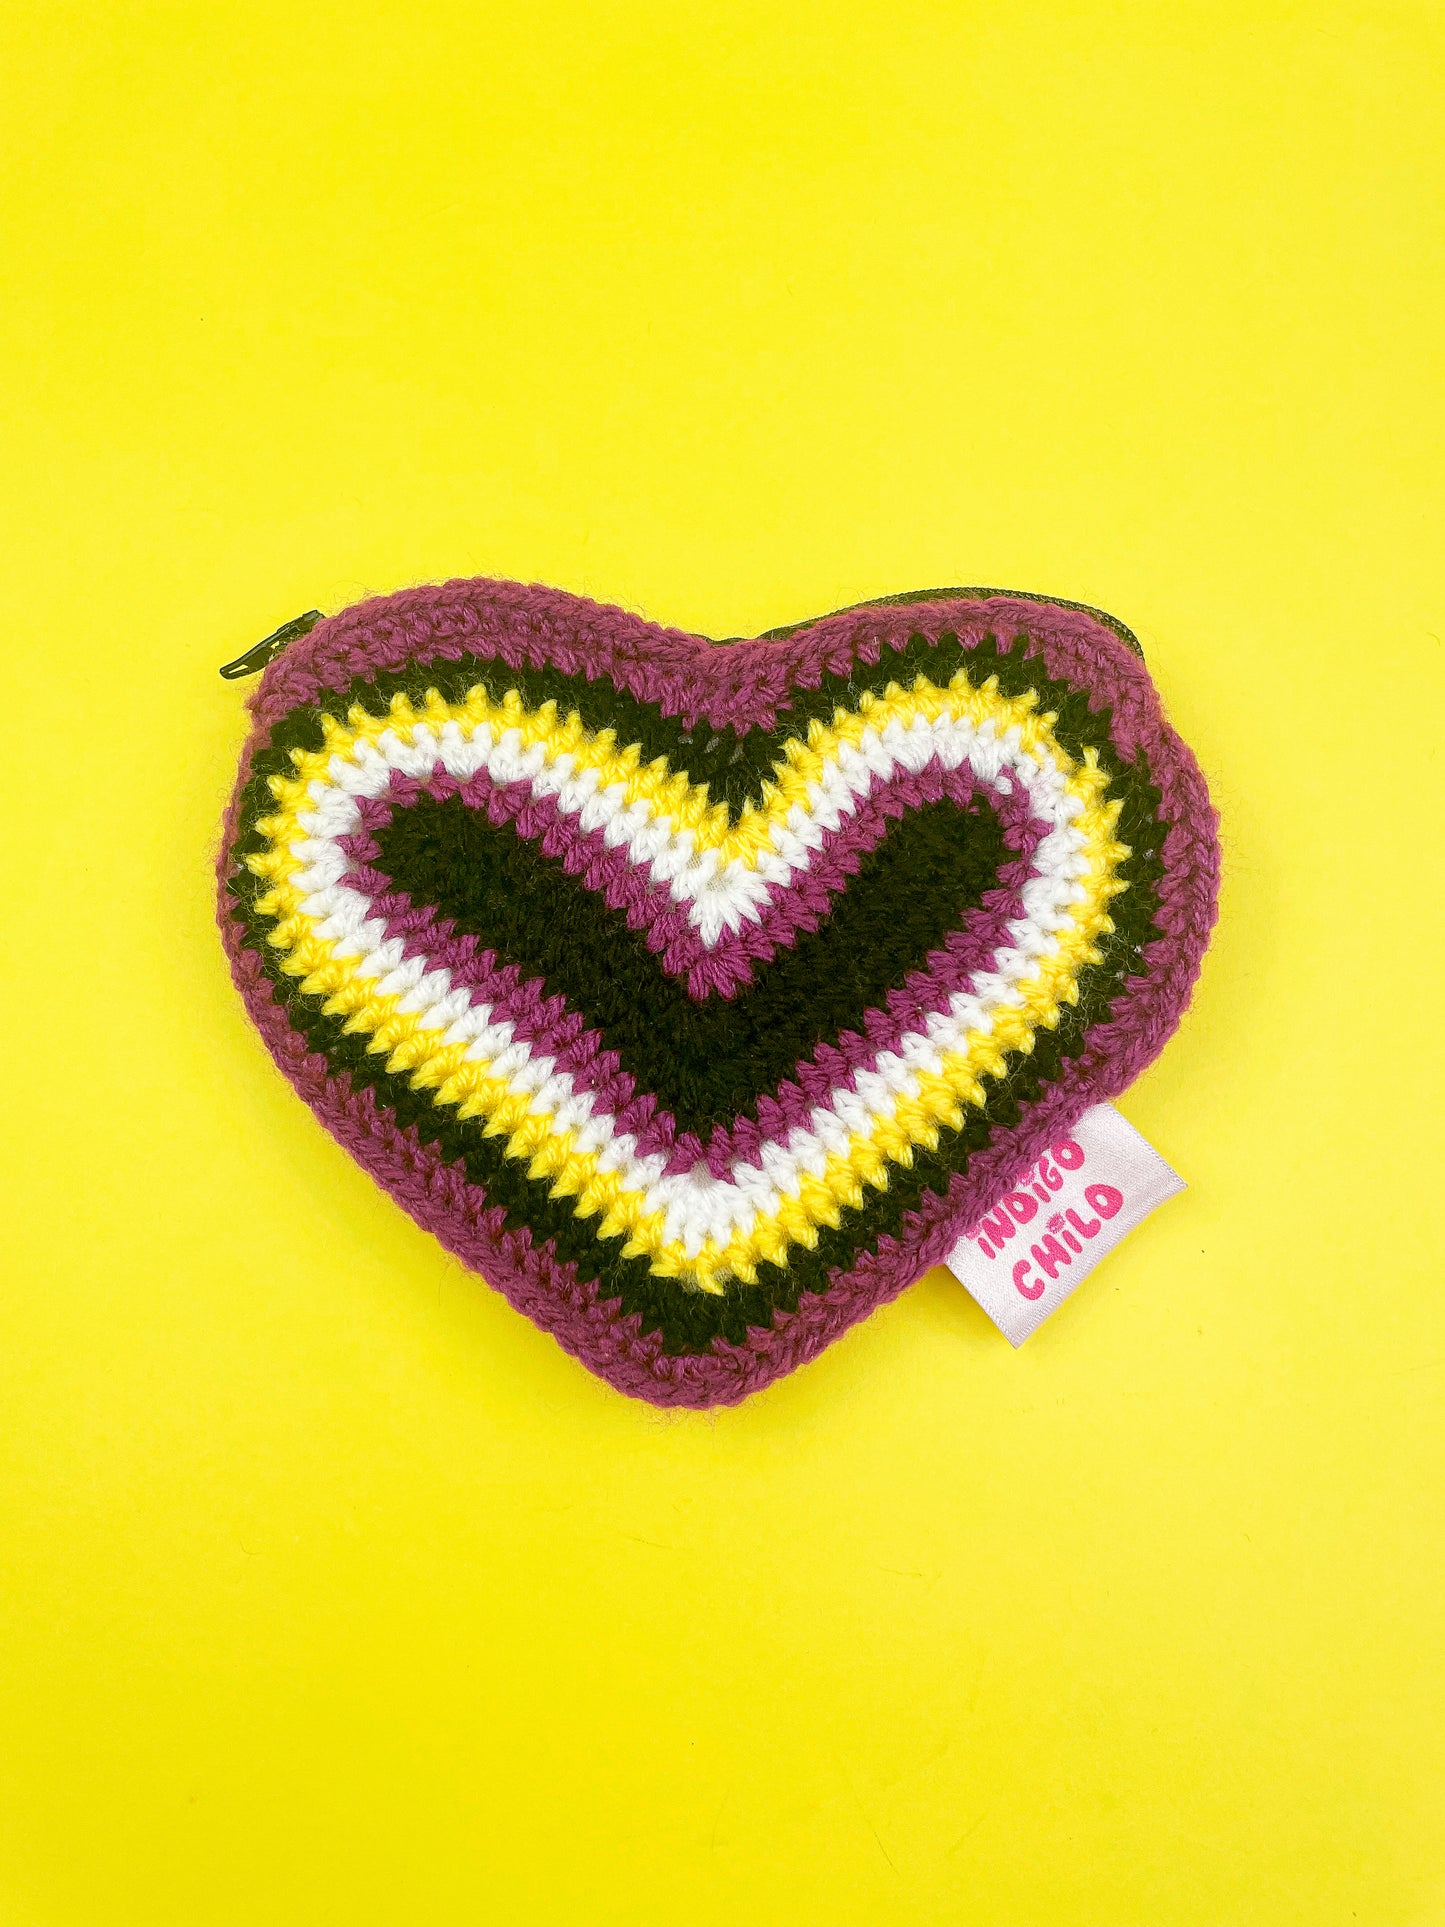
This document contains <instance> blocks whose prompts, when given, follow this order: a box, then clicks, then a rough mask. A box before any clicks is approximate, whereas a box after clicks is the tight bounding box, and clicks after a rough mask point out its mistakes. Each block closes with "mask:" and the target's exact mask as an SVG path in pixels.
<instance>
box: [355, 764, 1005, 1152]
mask: <svg viewBox="0 0 1445 1927" xmlns="http://www.w3.org/2000/svg"><path fill="white" fill-rule="evenodd" d="M376 841H377V844H378V847H379V848H380V851H381V855H380V859H379V861H378V862H377V864H376V867H377V868H378V869H380V870H381V871H382V872H383V873H384V874H385V875H386V876H388V877H389V878H391V879H392V881H393V882H394V884H395V887H396V888H397V889H398V890H402V891H405V893H406V894H407V895H408V896H409V897H410V898H411V901H412V902H413V903H414V904H419V905H420V904H425V905H426V906H428V907H429V908H432V909H435V910H438V911H440V913H441V915H442V916H443V917H445V918H447V919H448V920H449V921H450V922H452V923H453V924H454V925H455V926H456V929H457V931H458V932H460V933H463V934H467V935H471V936H475V937H476V938H477V939H478V944H479V947H480V948H481V949H483V950H488V951H492V952H494V953H495V954H496V957H497V960H498V962H499V963H501V964H504V965H505V964H515V965H517V966H518V968H519V969H520V971H521V973H522V976H523V978H524V979H527V980H531V979H534V978H541V979H542V981H543V982H544V983H545V984H546V986H547V991H548V994H549V995H556V994H558V993H560V994H561V995H562V996H563V997H565V998H566V1000H567V1003H568V1005H569V1006H570V1008H571V1009H573V1010H576V1011H580V1012H581V1013H582V1016H583V1017H584V1018H585V1020H586V1023H587V1028H588V1029H589V1030H595V1031H599V1032H600V1033H601V1035H602V1040H603V1044H604V1047H605V1048H606V1049H607V1050H614V1051H616V1052H617V1054H618V1056H619V1058H620V1060H621V1063H622V1068H623V1070H625V1071H626V1072H627V1073H628V1074H629V1075H630V1076H631V1077H632V1078H633V1080H634V1082H635V1083H636V1085H637V1088H638V1089H639V1090H643V1091H651V1092H653V1093H654V1094H655V1095H656V1097H657V1098H658V1101H659V1102H660V1103H661V1104H663V1105H664V1106H665V1107H666V1108H667V1109H668V1110H669V1111H671V1112H672V1113H673V1115H674V1116H675V1117H676V1119H677V1122H678V1125H679V1128H680V1129H682V1130H684V1131H694V1132H696V1133H697V1135H698V1136H699V1137H701V1138H703V1139H704V1140H706V1138H707V1137H708V1136H709V1134H710V1133H711V1132H712V1130H713V1129H714V1128H715V1127H716V1126H717V1125H719V1124H731V1123H733V1122H734V1121H735V1120H736V1119H737V1118H740V1117H744V1116H747V1117H754V1118H755V1117H756V1115H757V1103H758V1098H759V1096H760V1095H762V1094H763V1093H765V1092H768V1091H772V1090H775V1089H776V1088H777V1086H778V1085H779V1084H780V1083H781V1082H782V1080H783V1079H784V1078H786V1077H788V1076H790V1075H791V1073H792V1071H793V1068H794V1066H795V1065H796V1064H798V1063H800V1062H801V1061H802V1060H803V1059H805V1058H806V1057H808V1056H809V1055H810V1054H811V1053H812V1052H813V1051H814V1050H815V1049H816V1048H817V1046H818V1045H819V1044H820V1043H828V1044H836V1043H837V1041H838V1038H839V1036H840V1034H841V1033H842V1032H844V1031H861V1030H862V1027H863V1020H864V1017H865V1016H866V1014H867V1013H868V1012H869V1011H870V1010H877V1009H880V1008H883V1007H885V1006H886V1004H887V1000H888V993H889V992H890V991H891V990H894V989H896V988H901V987H902V985H903V984H904V982H905V980H906V979H907V977H908V976H909V973H910V972H912V971H916V970H919V969H921V968H922V967H923V965H924V964H925V963H926V961H927V959H928V956H929V953H930V952H931V951H933V950H936V949H937V948H938V947H939V946H940V945H941V944H942V943H943V941H944V939H945V938H946V937H947V936H948V934H949V932H950V931H952V930H956V929H958V928H959V926H960V925H961V924H962V923H963V921H964V919H965V917H966V916H967V915H968V913H969V911H970V910H972V909H974V908H976V907H977V906H978V905H979V904H980V903H981V902H982V900H983V897H984V894H985V892H986V891H988V890H990V889H991V888H993V887H994V886H995V884H996V883H997V881H998V872H999V864H1000V862H1001V860H1002V858H1003V855H1004V851H1005V844H1004V839H1003V831H1002V829H1001V828H1000V826H999V821H998V817H997V816H996V815H995V813H994V811H993V810H992V809H991V808H990V807H989V806H988V804H986V803H982V802H980V803H977V804H975V805H974V806H973V807H972V808H970V809H963V808H960V806H959V805H958V804H956V803H953V802H950V801H948V800H947V799H944V800H941V801H939V802H936V803H931V804H928V805H926V806H925V807H923V808H920V809H916V810H909V811H908V812H906V813H905V814H904V815H903V816H902V817H901V818H897V819H894V820H893V821H891V822H890V823H889V825H888V833H887V835H886V836H885V837H884V838H883V840H882V842H881V843H879V844H878V845H877V846H876V847H875V848H874V849H872V850H870V851H868V852H867V853H866V854H865V855H864V856H863V857H862V859H861V861H860V863H859V866H858V872H857V874H856V875H855V876H854V877H853V878H852V879H851V880H850V882H849V884H848V887H847V889H846V890H845V891H843V892H842V893H841V894H840V895H839V896H838V897H836V898H835V899H834V901H833V907H832V911H831V914H829V915H828V916H826V917H825V918H824V920H823V922H822V924H821V926H820V927H819V928H818V929H817V930H816V931H812V932H807V931H804V932H800V933H799V934H798V937H797V940H796V942H794V943H793V944H791V945H789V946H786V947H784V948H783V949H780V950H779V951H778V952H777V953H776V954H775V956H773V957H772V958H770V959H769V960H768V961H767V962H766V963H764V964H760V965H759V966H758V968H757V972H756V975H755V978H754V981H753V983H752V984H751V985H750V986H748V987H747V988H746V989H744V990H742V991H740V992H739V994H738V995H736V996H735V997H731V998H726V997H717V996H714V997H708V998H706V999H704V1000H702V1001H701V1002H699V1001H698V1000H697V999H695V998H693V997H692V996H690V995H689V994H688V990H687V986H686V984H685V983H683V982H681V981H680V980H679V979H678V978H676V977H674V976H670V975H669V974H668V973H667V972H666V971H665V970H664V969H663V967H662V964H661V963H660V961H659V960H658V958H657V957H656V955H655V954H654V953H653V952H652V951H651V950H649V949H648V947H647V940H646V936H645V934H644V933H643V932H641V931H638V930H633V929H631V928H629V926H628V922H627V918H626V915H625V914H624V913H623V912H622V911H620V910H614V909H613V908H611V906H610V905H609V904H608V903H607V902H606V900H605V899H604V898H603V897H602V896H600V895H599V894H597V893H596V892H595V891H593V890H589V889H587V888H586V887H585V886H584V885H582V883H581V881H580V879H579V878H577V877H575V876H571V875H569V874H568V872H567V871H566V869H565V868H564V867H563V864H562V861H561V859H560V858H558V857H551V856H547V855H544V853H543V852H542V850H541V848H540V846H539V845H538V844H537V842H536V841H535V840H534V839H532V838H530V837H526V836H522V835H519V833H518V831H517V828H516V825H515V824H514V823H510V822H508V823H503V824H500V825H498V824H494V823H493V822H492V821H491V820H490V818H489V817H488V816H487V814H486V812H485V811H483V810H479V809H475V808H473V807H471V806H470V805H469V804H468V803H467V802H466V801H465V800H464V799H463V798H462V797H461V796H457V795H452V796H449V797H447V798H446V800H445V801H443V802H439V801H437V800H436V799H435V798H434V797H430V796H422V797H420V798H418V800H417V801H416V802H415V803H414V804H412V805H411V806H409V807H408V808H406V809H399V810H397V811H396V813H395V815H394V816H393V817H392V820H391V822H390V823H389V824H387V825H385V826H384V827H383V828H382V829H381V830H380V831H379V832H378V833H377V837H376Z"/></svg>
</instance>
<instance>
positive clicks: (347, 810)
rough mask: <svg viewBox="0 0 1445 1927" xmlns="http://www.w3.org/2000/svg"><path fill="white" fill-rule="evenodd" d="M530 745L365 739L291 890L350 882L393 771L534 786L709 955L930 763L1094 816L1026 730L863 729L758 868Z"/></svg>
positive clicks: (347, 764) (960, 726) (484, 739)
mask: <svg viewBox="0 0 1445 1927" xmlns="http://www.w3.org/2000/svg"><path fill="white" fill-rule="evenodd" d="M520 742H521V735H520V732H519V731H518V730H516V729H509V730H507V731H505V732H504V733H503V734H502V735H501V736H500V737H496V736H495V735H494V732H493V730H492V728H491V725H490V724H488V723H482V724H480V725H478V726H477V727H476V728H475V729H474V730H472V731H470V732H468V731H467V730H465V729H463V728H462V727H461V725H459V724H458V723H456V722H448V723H446V724H444V725H443V727H442V728H441V729H440V730H439V731H436V730H433V729H432V727H431V726H430V725H429V724H418V725H416V726H415V728H414V729H413V730H412V732H411V740H410V741H406V740H404V739H403V738H402V737H401V736H399V735H398V734H397V732H396V731H395V730H387V731H385V732H384V734H382V735H381V736H380V737H378V738H377V740H376V742H375V744H374V745H373V744H371V743H368V742H366V741H364V740H363V741H360V742H358V743H356V744H355V745H354V746H353V747H352V748H351V749H350V750H349V751H347V752H344V753H343V752H338V753H337V754H336V755H334V756H333V757H332V758H331V761H330V763H329V764H328V766H327V776H328V777H329V779H330V780H329V781H328V780H326V779H322V778H317V779H313V780H312V782H311V783H309V784H308V786H307V790H308V794H309V795H310V797H311V799H312V803H313V807H312V808H311V809H309V810H306V811H303V812H301V813H300V814H299V815H298V817H297V821H298V823H299V824H300V826H301V828H302V829H303V830H304V831H306V832H308V834H307V835H305V836H303V837H300V838H298V839H296V840H295V841H293V842H292V843H291V844H290V845H289V848H290V851H291V854H292V855H293V856H294V857H295V858H296V859H297V861H298V862H299V863H300V865H301V870H300V873H299V874H298V875H296V876H295V877H294V879H293V880H294V882H295V883H296V885H297V887H298V888H299V889H301V890H304V891H307V892H309V893H320V892H323V891H325V890H326V889H327V888H329V887H330V886H331V885H332V884H334V883H336V882H339V880H340V879H341V877H343V876H344V875H345V874H346V872H347V869H348V868H349V860H348V858H347V856H346V853H345V851H343V850H341V849H339V848H338V847H337V845H338V842H339V839H340V838H342V837H345V836H349V835H351V834H352V833H353V832H354V831H355V830H356V828H357V826H358V824H359V822H360V815H361V813H360V809H359V807H358V803H357V799H358V798H360V797H378V796H381V795H384V794H385V792H386V790H387V788H388V787H389V785H390V783H391V778H392V773H393V771H399V772H401V773H402V774H404V775H407V776H411V777H415V778H417V779H419V780H420V781H423V782H425V781H426V780H427V779H428V778H429V777H430V776H432V775H433V773H434V772H435V771H436V770H437V769H438V768H440V769H443V770H445V771H446V772H447V773H448V774H449V775H451V776H454V777H457V778H459V779H461V780H463V781H465V780H466V779H467V778H469V777H472V776H475V775H476V774H478V772H479V771H482V770H485V771H486V773H487V775H488V776H489V777H491V779H492V781H493V782H497V783H515V782H519V781H525V782H528V783H530V784H531V787H532V789H533V790H534V792H536V793H537V794H538V795H542V796H552V797H555V798H556V801H557V805H558V807H559V808H560V809H561V810H563V811H565V812H566V813H567V814H568V815H569V816H573V817H575V818H576V820H577V822H578V824H579V825H580V827H581V828H582V829H583V830H587V831H594V830H600V831H601V832H602V837H603V841H604V842H605V843H606V844H607V846H608V847H609V848H611V849H615V848H617V847H618V846H622V847H625V849H626V851H627V854H628V857H629V858H630V860H631V861H632V862H633V863H635V864H637V865H638V866H639V867H642V868H644V869H646V870H647V871H648V872H649V873H650V875H651V877H652V879H653V881H654V883H656V884H658V885H660V886H662V887H663V888H665V889H666V890H667V891H668V892H669V894H670V895H671V897H672V899H673V901H674V902H675V903H677V904H682V905H685V906H686V910H687V916H688V921H689V922H690V923H691V924H692V926H693V928H694V930H695V931H696V932H697V935H698V937H699V939H700V941H701V942H702V943H703V945H704V946H705V947H707V948H711V947H712V946H714V945H715V944H717V943H718V941H719V940H720V938H721V937H722V934H723V932H724V931H725V930H726V931H729V932H736V931H738V930H739V929H740V928H741V927H742V925H743V924H744V923H745V922H747V921H752V922H756V921H757V919H758V918H759V916H760V915H761V913H762V911H763V909H764V908H765V906H766V904H767V902H768V898H769V886H770V885H773V884H784V885H786V884H787V883H789V882H790V881H791V879H792V878H793V876H794V875H795V874H796V873H797V872H799V871H801V870H806V869H807V867H808V865H809V863H810V861H811V859H812V855H813V852H814V851H815V850H817V849H819V848H820V847H821V845H822V843H823V841H824V839H825V837H826V836H827V835H828V834H829V833H830V832H831V831H833V830H836V829H838V828H839V826H840V825H841V824H842V823H843V822H844V821H845V819H846V818H848V817H850V816H852V815H854V814H855V813H856V811H857V808H858V804H859V802H860V800H861V799H863V798H865V797H867V796H868V795H869V794H870V792H871V791H872V790H873V789H874V788H875V787H877V786H880V785H884V784H887V783H889V782H890V781H892V779H893V778H894V777H895V776H896V775H898V774H900V773H907V774H911V775H917V774H920V773H921V772H922V771H923V770H924V769H926V768H928V767H929V766H930V765H931V764H938V765H940V766H941V767H942V768H944V769H947V770H957V769H959V768H961V767H962V766H963V764H965V763H967V764H968V765H969V766H970V768H971V769H972V770H973V773H974V774H975V776H977V777H978V779H979V780H980V782H983V783H985V784H988V785H990V786H991V787H994V788H1000V787H1002V788H1012V787H1013V784H1014V783H1015V782H1021V783H1022V785H1023V787H1024V788H1025V789H1026V790H1027V792H1028V794H1029V797H1030V799H1031V801H1032V802H1033V805H1034V811H1035V814H1036V815H1038V816H1040V817H1041V818H1043V820H1045V821H1046V822H1052V821H1054V820H1055V819H1056V817H1057V815H1058V812H1059V811H1060V810H1061V809H1062V810H1064V811H1065V813H1066V814H1067V815H1070V816H1074V815H1077V814H1078V813H1079V811H1080V810H1081V809H1082V808H1083V804H1082V803H1081V802H1080V801H1079V799H1078V798H1077V797H1075V796H1073V795H1071V794H1069V792H1068V791H1067V790H1066V788H1065V784H1066V782H1067V776H1066V773H1065V772H1064V771H1063V770H1062V769H1061V768H1060V767H1059V765H1058V764H1057V763H1056V762H1054V760H1053V759H1052V758H1051V757H1049V756H1047V755H1044V754H1040V753H1037V752H1034V751H1030V750H1026V749H1024V748H1023V747H1022V744H1021V740H1020V731H1019V728H1018V726H1017V725H1014V726H1013V727H1011V728H1010V729H1008V730H1007V731H1006V732H1004V734H1003V735H999V733H998V732H997V730H996V729H995V726H994V723H993V721H992V720H991V719H990V720H988V721H986V722H984V723H983V724H981V725H975V724H973V723H971V722H970V721H968V720H967V719H966V718H963V717H958V716H951V715H949V714H947V713H944V714H943V715H940V716H938V717H936V718H934V719H933V720H930V719H929V718H928V717H926V716H923V715H919V716H916V717H915V718H914V719H913V720H912V721H911V722H910V723H908V724H904V723H902V722H900V721H899V720H898V719H897V718H896V717H895V718H893V719H892V720H890V721H889V722H888V724H887V725H886V726H885V727H884V728H883V729H881V730H879V729H876V728H870V729H867V730H865V731H864V732H863V735H862V739H861V742H860V744H859V746H858V748H857V749H854V748H853V747H852V745H851V744H848V743H843V744H840V745H839V747H838V752H837V755H836V758H834V759H831V760H830V761H829V762H828V763H827V765H826V766H825V768H824V770H823V772H822V775H821V776H820V777H817V778H815V779H814V780H813V781H812V782H810V783H809V784H808V788H807V802H806V805H803V804H795V805H794V806H793V808H792V809H791V810H790V811H789V812H788V815H787V817H786V819H785V820H783V821H780V822H776V823H774V824H773V825H772V828H771V834H770V842H771V846H772V847H771V849H769V850H765V851H763V852H762V853H761V854H760V855H759V857H758V859H757V863H756V865H755V866H754V867H749V866H748V865H747V864H745V863H744V862H743V861H742V860H741V859H739V858H733V859H731V860H730V861H728V862H722V861H721V859H720V856H719V852H718V851H717V850H703V851H701V852H698V851H697V850H696V836H695V833H694V831H693V830H692V829H691V828H685V829H678V827H677V825H676V823H675V820H674V819H673V818H672V817H671V816H669V815H668V814H666V813H665V812H662V811H658V810H656V809H654V807H653V806H652V805H651V804H650V803H649V802H648V801H646V800H645V799H641V798H639V799H638V800H637V801H636V802H634V803H632V804H631V805H630V806H628V805H627V803H626V800H625V793H624V791H623V788H622V785H621V784H620V783H614V784H612V785H610V786H609V787H608V788H606V789H602V788H600V787H599V785H600V781H601V779H600V776H599V773H598V772H597V771H596V770H595V769H587V770H583V771H582V772H581V773H580V774H576V775H574V773H573V772H574V769H575V758H574V757H573V756H572V755H571V754H570V753H566V752H564V753H563V754H562V755H559V756H557V757H556V758H555V759H554V760H549V758H548V753H547V751H548V746H547V745H546V744H544V743H534V744H533V745H532V747H531V748H530V749H526V750H523V749H521V748H520ZM328 914H329V913H328Z"/></svg>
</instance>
